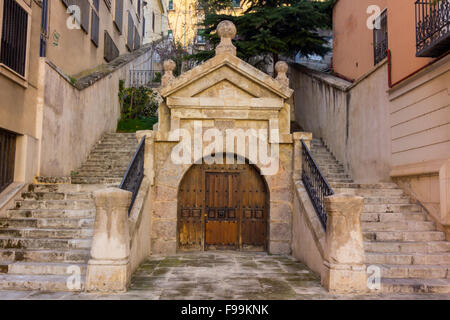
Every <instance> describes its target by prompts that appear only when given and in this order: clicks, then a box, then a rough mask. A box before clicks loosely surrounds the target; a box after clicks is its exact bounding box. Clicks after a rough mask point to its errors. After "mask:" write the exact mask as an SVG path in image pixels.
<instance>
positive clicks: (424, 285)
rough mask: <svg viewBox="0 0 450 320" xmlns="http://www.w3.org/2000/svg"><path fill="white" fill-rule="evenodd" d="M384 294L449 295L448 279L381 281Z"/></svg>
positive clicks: (449, 285) (449, 280)
mask: <svg viewBox="0 0 450 320" xmlns="http://www.w3.org/2000/svg"><path fill="white" fill-rule="evenodd" d="M381 291H383V292H384V293H450V279H384V278H382V279H381Z"/></svg>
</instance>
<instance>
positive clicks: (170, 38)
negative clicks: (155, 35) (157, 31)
mask: <svg viewBox="0 0 450 320" xmlns="http://www.w3.org/2000/svg"><path fill="white" fill-rule="evenodd" d="M167 37H168V38H169V40H173V32H172V30H169V31H167Z"/></svg>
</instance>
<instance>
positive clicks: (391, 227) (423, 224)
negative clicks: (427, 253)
mask: <svg viewBox="0 0 450 320" xmlns="http://www.w3.org/2000/svg"><path fill="white" fill-rule="evenodd" d="M361 227H362V229H363V230H364V231H365V232H368V231H434V230H436V224H435V223H434V222H433V221H390V222H363V223H361Z"/></svg>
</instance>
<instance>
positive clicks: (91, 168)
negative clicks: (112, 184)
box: [78, 163, 128, 172]
mask: <svg viewBox="0 0 450 320" xmlns="http://www.w3.org/2000/svg"><path fill="white" fill-rule="evenodd" d="M127 169H128V165H126V166H115V165H103V164H99V165H97V164H91V163H85V164H84V165H83V166H81V167H80V168H79V169H78V172H80V171H105V170H122V171H123V172H125V171H126V170H127Z"/></svg>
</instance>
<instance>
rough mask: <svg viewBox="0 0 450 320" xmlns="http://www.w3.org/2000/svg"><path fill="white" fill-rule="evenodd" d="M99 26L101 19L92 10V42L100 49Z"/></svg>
mask: <svg viewBox="0 0 450 320" xmlns="http://www.w3.org/2000/svg"><path fill="white" fill-rule="evenodd" d="M99 26H100V19H99V18H98V15H97V13H96V12H95V10H94V9H92V30H91V40H92V42H93V43H94V45H95V46H96V47H98V37H99V31H100V29H99Z"/></svg>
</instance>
